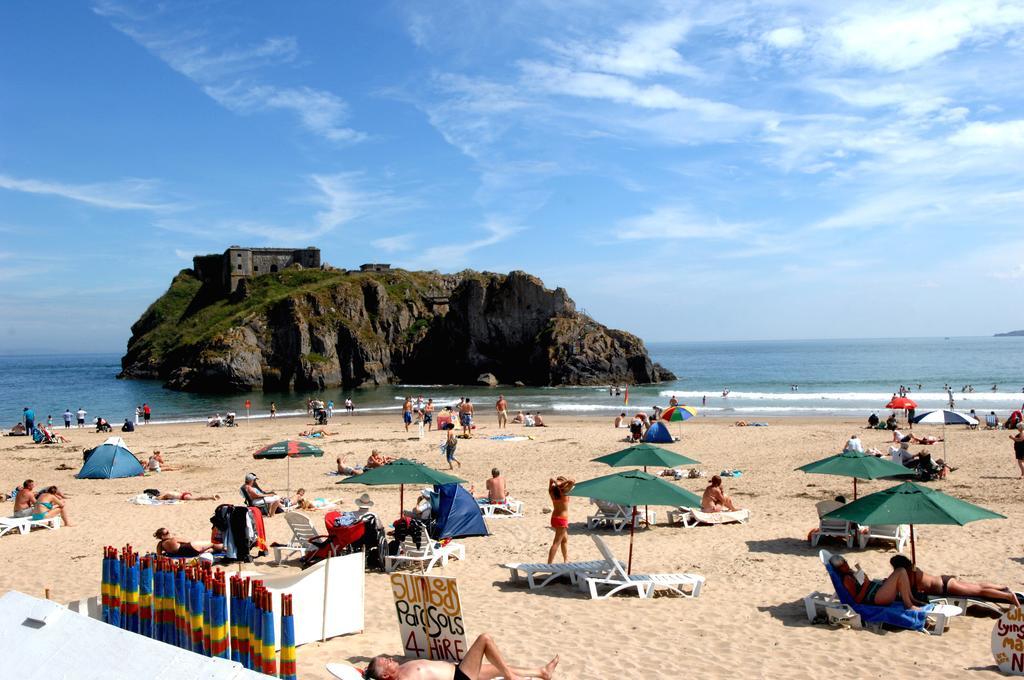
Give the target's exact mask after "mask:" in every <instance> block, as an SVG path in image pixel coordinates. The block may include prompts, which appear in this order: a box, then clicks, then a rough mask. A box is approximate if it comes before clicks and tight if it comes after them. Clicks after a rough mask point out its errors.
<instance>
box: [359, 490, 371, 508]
mask: <svg viewBox="0 0 1024 680" xmlns="http://www.w3.org/2000/svg"><path fill="white" fill-rule="evenodd" d="M356 507H357V508H363V509H365V508H372V507H373V501H372V500H370V494H368V493H364V494H363V495H362V496H360V497H359V498H357V499H356Z"/></svg>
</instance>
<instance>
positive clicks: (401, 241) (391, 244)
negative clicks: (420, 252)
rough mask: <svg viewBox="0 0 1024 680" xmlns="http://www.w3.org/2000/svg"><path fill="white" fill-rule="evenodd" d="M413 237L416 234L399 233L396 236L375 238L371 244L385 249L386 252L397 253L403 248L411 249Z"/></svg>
mask: <svg viewBox="0 0 1024 680" xmlns="http://www.w3.org/2000/svg"><path fill="white" fill-rule="evenodd" d="M413 238H414V234H397V235H395V236H385V237H383V238H378V239H374V240H373V241H370V245H371V246H373V247H374V248H378V249H379V250H383V251H384V252H385V253H397V252H401V251H403V250H410V249H411V248H412V241H413Z"/></svg>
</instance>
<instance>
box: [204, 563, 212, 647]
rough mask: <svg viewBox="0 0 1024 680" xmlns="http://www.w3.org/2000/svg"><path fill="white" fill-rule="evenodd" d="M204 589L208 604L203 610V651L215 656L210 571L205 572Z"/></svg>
mask: <svg viewBox="0 0 1024 680" xmlns="http://www.w3.org/2000/svg"><path fill="white" fill-rule="evenodd" d="M203 588H204V594H205V595H206V603H205V606H204V608H203V651H204V652H205V653H206V656H213V647H212V646H211V645H212V644H213V579H212V577H211V575H210V572H209V571H206V572H203Z"/></svg>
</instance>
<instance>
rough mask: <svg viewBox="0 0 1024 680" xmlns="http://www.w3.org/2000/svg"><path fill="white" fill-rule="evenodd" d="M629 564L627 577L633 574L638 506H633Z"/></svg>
mask: <svg viewBox="0 0 1024 680" xmlns="http://www.w3.org/2000/svg"><path fill="white" fill-rule="evenodd" d="M629 519H630V522H629V562H628V563H627V564H626V575H627V576H628V575H630V574H632V573H633V532H634V531H635V530H636V506H635V505H634V506H633V516H632V517H630V518H629Z"/></svg>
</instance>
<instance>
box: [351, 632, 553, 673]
mask: <svg viewBox="0 0 1024 680" xmlns="http://www.w3.org/2000/svg"><path fill="white" fill-rule="evenodd" d="M484 659H487V661H489V662H490V663H484ZM557 665H558V657H557V656H556V657H555V658H554V659H552V660H551V661H549V662H548V663H547V665H546V666H544V667H543V668H515V667H512V666H509V665H508V664H507V663H506V662H505V659H504V658H502V656H501V652H500V651H498V646H497V645H495V644H494V640H493V639H492V638H491V636H490V635H488V634H487V633H484V634H483V635H481V636H480V637H478V638H477V639H476V640H474V641H473V644H472V646H471V647H470V648H469V650H467V651H466V654H465V656H463V657H462V661H461V662H460V663H459V664H458V665H457V666H456V665H453V664H450V663H448V662H446V661H427V660H425V659H419V660H416V661H406V662H405V663H403V664H400V663H398V661H396V660H395V659H393V658H391V657H389V656H375V657H373V659H371V660H370V665H368V666H367V667H366V671H365V672H364V673H363V677H364V678H366V680H493V679H494V678H505V680H522V679H523V678H528V677H529V678H542V679H543V680H550V678H552V677H553V676H554V672H555V666H557Z"/></svg>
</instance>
